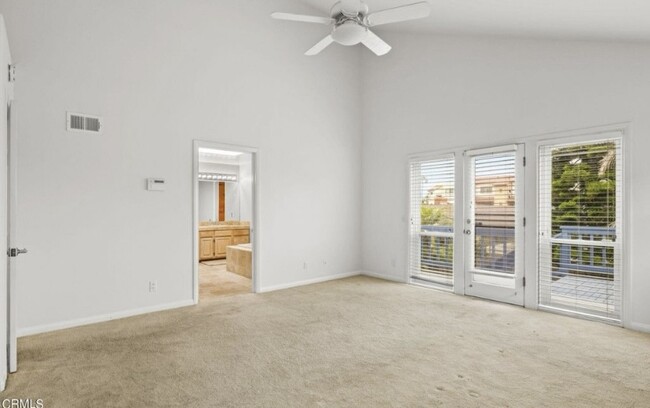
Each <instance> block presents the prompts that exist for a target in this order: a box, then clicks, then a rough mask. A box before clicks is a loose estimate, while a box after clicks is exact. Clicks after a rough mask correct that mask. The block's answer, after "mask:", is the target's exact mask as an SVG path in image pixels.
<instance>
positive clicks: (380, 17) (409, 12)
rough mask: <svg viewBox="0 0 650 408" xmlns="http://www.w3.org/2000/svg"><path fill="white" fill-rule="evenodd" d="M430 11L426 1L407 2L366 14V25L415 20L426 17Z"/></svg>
mask: <svg viewBox="0 0 650 408" xmlns="http://www.w3.org/2000/svg"><path fill="white" fill-rule="evenodd" d="M430 13H431V6H429V3H428V2H426V1H421V2H419V3H413V4H408V5H406V6H400V7H395V8H390V9H386V10H381V11H377V12H375V13H372V14H370V15H369V16H368V25H369V26H371V27H373V26H378V25H381V24H389V23H398V22H400V21H407V20H415V19H418V18H423V17H427V16H428V15H429V14H430Z"/></svg>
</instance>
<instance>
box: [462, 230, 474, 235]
mask: <svg viewBox="0 0 650 408" xmlns="http://www.w3.org/2000/svg"><path fill="white" fill-rule="evenodd" d="M463 232H464V233H465V235H472V230H468V229H466V230H464V231H463Z"/></svg>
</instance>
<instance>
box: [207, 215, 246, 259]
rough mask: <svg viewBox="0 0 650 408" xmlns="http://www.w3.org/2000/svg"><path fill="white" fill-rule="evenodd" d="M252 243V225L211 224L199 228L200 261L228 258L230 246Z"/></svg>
mask: <svg viewBox="0 0 650 408" xmlns="http://www.w3.org/2000/svg"><path fill="white" fill-rule="evenodd" d="M249 242H250V225H243V224H211V225H201V226H199V260H200V261H205V260H208V259H222V258H225V257H226V247H228V246H229V245H239V244H247V243H249Z"/></svg>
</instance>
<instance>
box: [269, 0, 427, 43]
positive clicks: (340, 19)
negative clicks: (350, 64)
mask: <svg viewBox="0 0 650 408" xmlns="http://www.w3.org/2000/svg"><path fill="white" fill-rule="evenodd" d="M430 12H431V9H430V7H429V3H428V2H426V1H421V2H418V3H413V4H408V5H405V6H399V7H394V8H389V9H386V10H380V11H375V12H372V13H370V10H369V8H368V5H367V4H365V3H364V2H363V1H362V0H341V1H338V2H336V3H334V5H333V6H332V9H331V11H330V17H319V16H306V15H302V14H291V13H273V14H271V17H273V18H275V19H278V20H289V21H299V22H304V23H316V24H324V25H329V26H332V32H331V33H330V34H329V35H328V36H327V37H325V38H323V39H322V40H321V41H320V42H319V43H318V44H316V45H314V46H313V47H312V48H311V49H309V50H308V51H307V52H306V53H305V55H316V54H318V53H320V52H321V51H323V50H324V49H325V48H326V47H327V46H329V45H330V44H332V43H333V42H337V43H339V44H341V45H356V44H359V43H361V44H363V45H365V46H366V47H368V48H369V49H370V50H371V51H372V52H374V53H375V54H377V55H385V54H387V53H388V52H389V51H390V50H391V46H390V45H388V44H386V42H384V40H382V39H381V38H379V37H378V36H377V35H376V34H375V33H373V32H372V31H370V28H371V27H375V26H378V25H382V24H389V23H397V22H400V21H407V20H415V19H417V18H423V17H427V16H428V15H429V13H430Z"/></svg>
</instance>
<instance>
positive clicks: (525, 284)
mask: <svg viewBox="0 0 650 408" xmlns="http://www.w3.org/2000/svg"><path fill="white" fill-rule="evenodd" d="M524 287H526V277H525V276H524Z"/></svg>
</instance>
